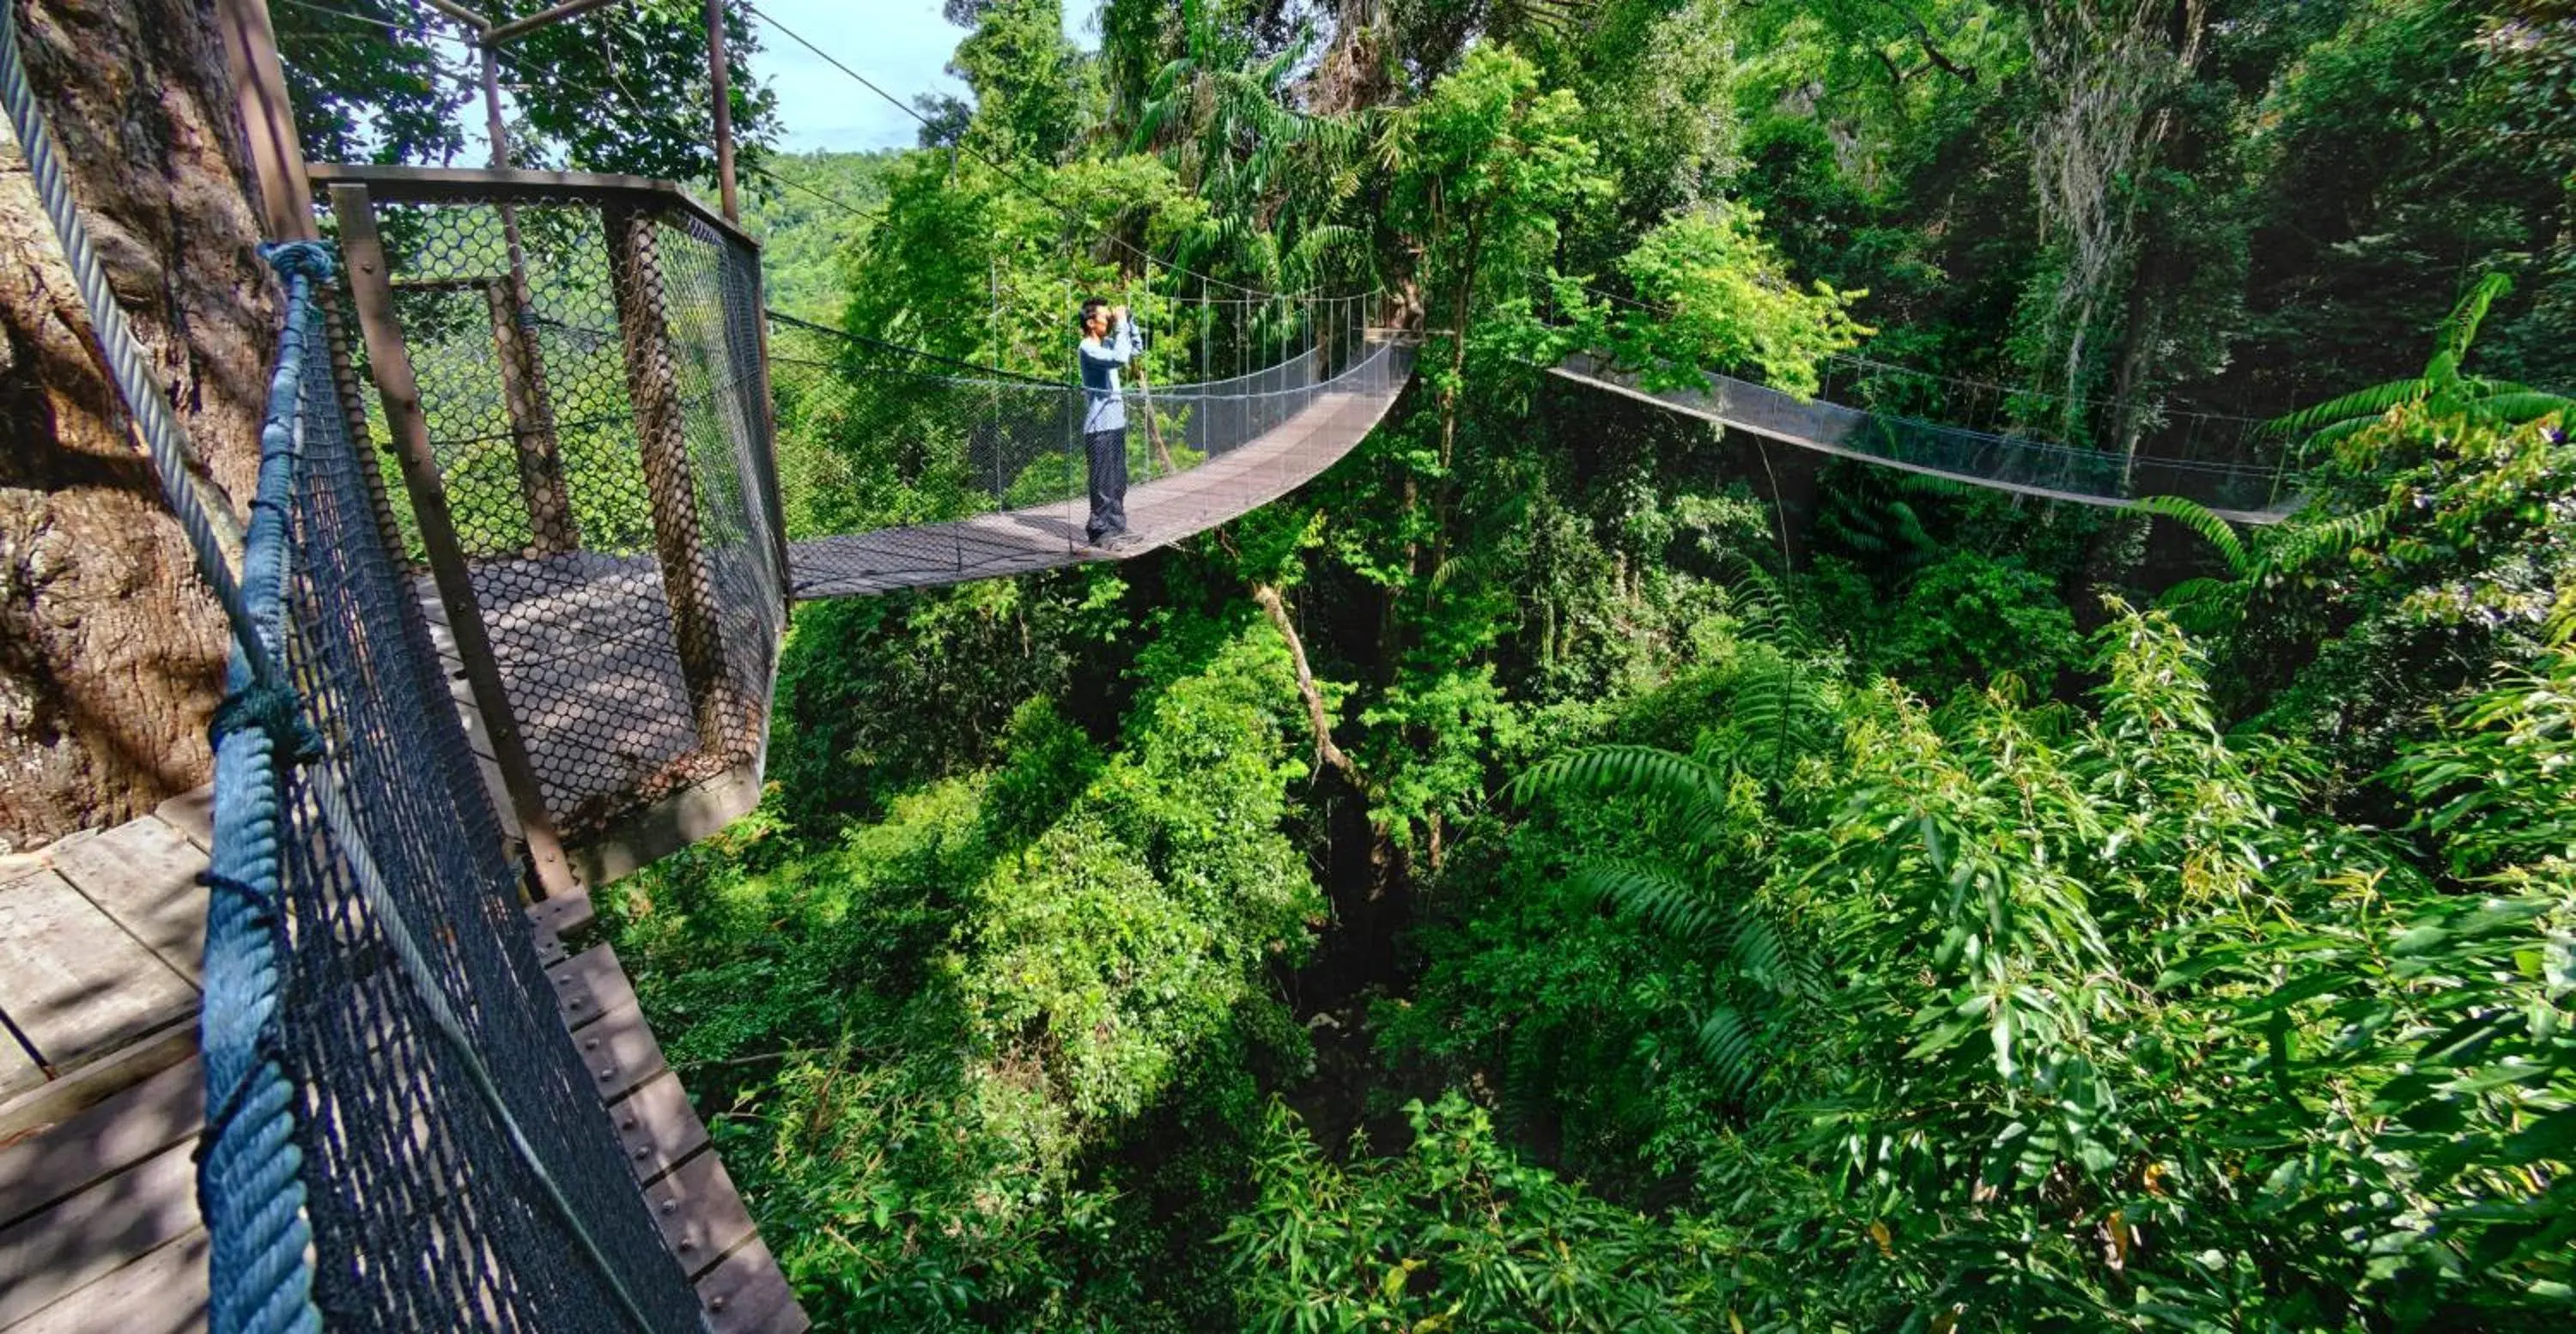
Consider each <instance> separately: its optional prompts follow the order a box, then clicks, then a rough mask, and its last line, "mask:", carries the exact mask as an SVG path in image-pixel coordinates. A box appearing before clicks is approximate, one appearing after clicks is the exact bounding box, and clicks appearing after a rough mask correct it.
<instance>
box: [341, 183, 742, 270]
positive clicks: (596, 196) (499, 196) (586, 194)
mask: <svg viewBox="0 0 2576 1334" xmlns="http://www.w3.org/2000/svg"><path fill="white" fill-rule="evenodd" d="M312 176H313V179H314V180H316V181H318V182H321V183H322V184H324V185H342V184H347V185H364V186H366V187H367V188H368V189H369V190H371V191H373V192H374V193H375V197H376V199H377V200H378V201H379V202H381V203H388V204H443V203H444V204H485V203H503V204H586V205H589V206H591V207H594V208H598V207H605V206H607V205H609V204H628V205H632V206H634V207H637V208H668V209H677V210H680V211H681V212H685V213H687V214H689V215H690V216H692V217H695V218H697V219H698V220H700V221H702V222H704V223H706V224H707V225H708V226H710V227H713V228H715V229H716V230H717V231H719V232H722V233H724V234H725V235H726V236H727V237H729V238H731V239H732V240H734V241H736V242H738V243H740V244H742V245H746V246H749V247H751V248H752V249H754V250H757V249H759V248H760V238H759V237H756V236H754V235H752V234H751V233H749V232H747V231H744V230H743V229H742V227H741V226H740V225H739V224H737V223H733V222H729V221H726V219H725V216H724V215H723V214H722V213H719V212H717V211H716V210H714V209H711V208H709V207H707V206H706V205H705V204H702V203H699V202H698V201H697V199H696V198H694V197H692V196H691V195H690V194H689V192H688V191H686V190H683V189H681V188H680V187H678V186H676V185H673V184H672V183H670V182H669V181H657V180H652V179H650V178H648V177H643V176H612V175H604V174H601V173H597V172H580V171H528V170H525V169H521V170H516V171H495V170H491V169H488V168H478V167H379V166H371V165H363V164H359V165H353V164H349V163H322V162H317V163H315V164H313V167H312Z"/></svg>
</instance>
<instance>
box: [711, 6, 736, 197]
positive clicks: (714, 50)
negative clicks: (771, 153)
mask: <svg viewBox="0 0 2576 1334" xmlns="http://www.w3.org/2000/svg"><path fill="white" fill-rule="evenodd" d="M707 82H708V84H709V85H710V86H711V87H712V88H713V89H714V91H715V103H716V190H717V192H718V198H720V199H721V200H722V201H723V203H724V215H725V221H727V222H740V221H742V203H741V201H740V200H739V199H738V198H736V197H735V195H734V184H733V72H732V71H731V70H729V69H727V68H726V66H725V30H724V0H707Z"/></svg>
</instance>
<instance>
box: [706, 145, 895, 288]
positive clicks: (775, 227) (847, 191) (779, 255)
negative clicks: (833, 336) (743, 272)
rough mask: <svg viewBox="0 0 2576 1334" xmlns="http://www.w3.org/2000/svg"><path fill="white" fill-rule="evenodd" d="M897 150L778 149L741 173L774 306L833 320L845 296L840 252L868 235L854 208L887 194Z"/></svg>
mask: <svg viewBox="0 0 2576 1334" xmlns="http://www.w3.org/2000/svg"><path fill="white" fill-rule="evenodd" d="M896 161H897V158H896V155H895V154H892V153H826V152H813V153H780V154H777V155H775V156H773V157H771V158H770V159H769V160H768V161H766V162H764V163H762V164H761V168H760V171H759V173H758V174H756V175H752V176H750V177H749V178H748V179H746V180H745V181H744V190H743V210H742V222H743V226H744V227H746V228H748V229H749V230H750V231H751V232H752V233H753V234H754V235H756V236H758V237H760V238H761V251H760V272H761V280H762V282H763V284H764V285H765V288H766V292H765V294H766V295H767V297H768V298H769V306H770V309H772V310H781V311H785V312H786V313H788V314H790V315H793V316H796V317H797V318H799V319H803V320H811V321H813V322H814V323H817V324H830V323H832V322H834V321H836V320H838V319H839V318H840V317H841V309H842V307H843V306H844V305H846V304H847V303H848V300H849V297H848V288H847V285H846V283H845V280H844V276H843V274H842V270H841V256H842V255H843V254H845V253H847V252H849V251H851V250H853V249H855V248H857V247H858V246H859V245H860V244H861V243H862V242H863V241H864V240H865V238H866V236H867V229H868V227H869V225H870V224H869V220H868V219H867V218H866V217H863V216H860V215H858V214H856V213H853V212H852V211H851V210H853V209H874V208H878V207H880V206H882V205H883V204H884V203H885V199H886V177H887V175H888V174H889V173H890V172H891V171H892V169H893V167H894V164H895V162H896Z"/></svg>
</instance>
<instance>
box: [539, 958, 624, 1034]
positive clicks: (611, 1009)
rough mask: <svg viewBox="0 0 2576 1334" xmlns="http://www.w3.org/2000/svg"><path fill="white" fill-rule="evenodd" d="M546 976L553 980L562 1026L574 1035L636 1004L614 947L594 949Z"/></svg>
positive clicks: (561, 965)
mask: <svg viewBox="0 0 2576 1334" xmlns="http://www.w3.org/2000/svg"><path fill="white" fill-rule="evenodd" d="M546 973H547V975H548V976H549V977H551V978H552V979H553V980H554V984H555V1005H556V1007H557V1008H559V1009H561V1010H562V1011H563V1020H564V1026H565V1027H567V1028H569V1029H571V1030H572V1031H574V1032H575V1033H578V1032H580V1031H581V1030H582V1029H583V1028H584V1027H587V1026H588V1025H590V1024H593V1023H596V1022H598V1021H599V1020H600V1019H602V1018H605V1017H607V1016H608V1015H611V1014H615V1013H617V1012H618V1011H619V1010H622V1009H625V1008H627V1007H628V1006H631V1005H633V1004H635V984H634V983H632V982H629V981H627V980H626V970H625V968H624V967H623V966H621V965H620V964H619V963H618V960H617V950H616V949H615V948H614V947H613V946H608V945H593V946H591V947H590V948H589V949H586V950H583V951H582V952H581V953H579V954H576V955H574V956H572V957H571V958H569V959H566V960H564V961H563V962H562V963H559V964H556V965H555V966H553V967H552V968H549V969H547V970H546Z"/></svg>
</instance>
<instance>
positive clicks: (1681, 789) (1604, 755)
mask: <svg viewBox="0 0 2576 1334" xmlns="http://www.w3.org/2000/svg"><path fill="white" fill-rule="evenodd" d="M1510 791H1511V797H1512V800H1513V801H1515V802H1518V803H1521V804H1524V805H1525V804H1527V803H1529V802H1531V801H1535V800H1537V799H1538V798H1540V797H1559V796H1570V795H1587V796H1633V797H1649V798H1656V799H1660V800H1664V801H1671V802H1692V801H1703V802H1707V803H1709V804H1711V805H1723V804H1724V803H1725V800H1726V783H1725V780H1724V779H1722V778H1721V777H1719V776H1718V774H1717V773H1716V772H1715V771H1714V770H1712V769H1710V768H1709V767H1708V766H1707V765H1705V764H1702V763H1700V762H1699V761H1697V760H1694V759H1692V758H1691V757H1689V756H1687V755H1676V754H1674V753H1673V752H1671V751H1669V750H1659V749H1657V748H1655V747H1653V746H1587V747H1585V748H1583V749H1581V750H1574V751H1568V752H1566V753H1565V754H1562V755H1558V756H1554V757H1552V758H1549V759H1546V760H1542V761H1540V762H1539V763H1538V764H1536V765H1533V766H1531V767H1530V769H1529V770H1528V771H1527V772H1525V773H1523V774H1522V775H1521V776H1520V777H1519V778H1516V779H1514V780H1512V785H1511V789H1510Z"/></svg>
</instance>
